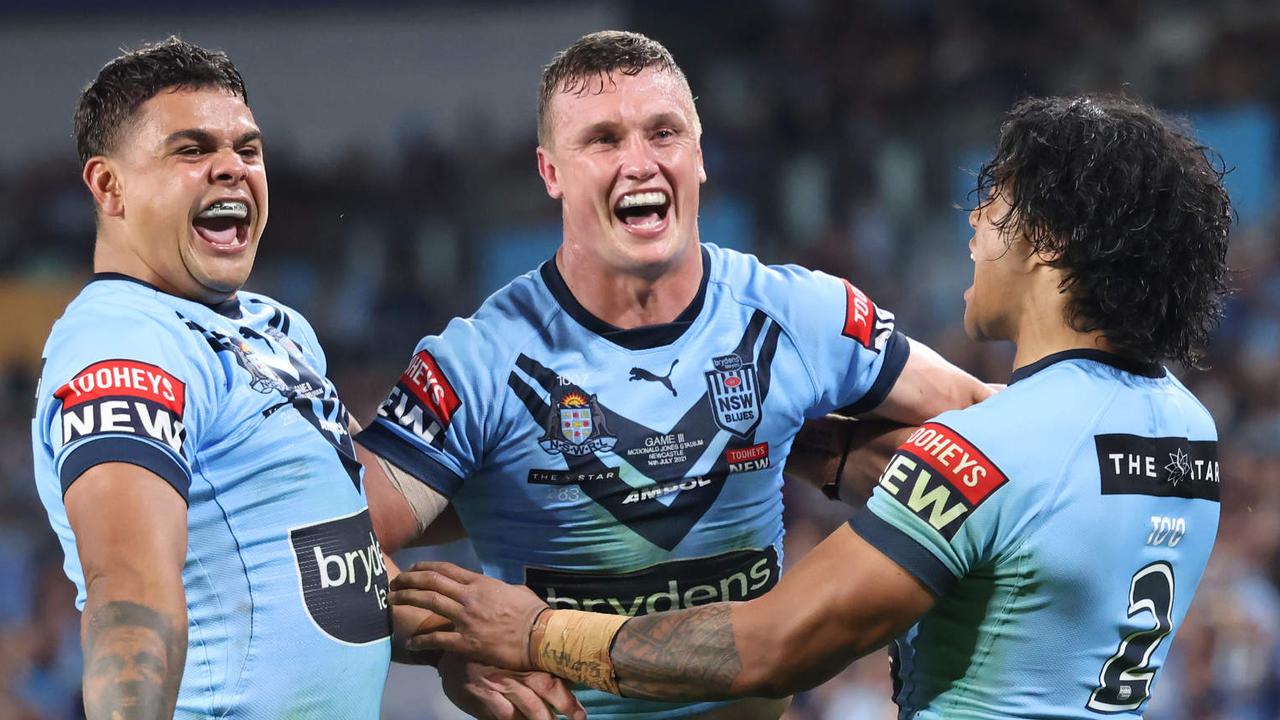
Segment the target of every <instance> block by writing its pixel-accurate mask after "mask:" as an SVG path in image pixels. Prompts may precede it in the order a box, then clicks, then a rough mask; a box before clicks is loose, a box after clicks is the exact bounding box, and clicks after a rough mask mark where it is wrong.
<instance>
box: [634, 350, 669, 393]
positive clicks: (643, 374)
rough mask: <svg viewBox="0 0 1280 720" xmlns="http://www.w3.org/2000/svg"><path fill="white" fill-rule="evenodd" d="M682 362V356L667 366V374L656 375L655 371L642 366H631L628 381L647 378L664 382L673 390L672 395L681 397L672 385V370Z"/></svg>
mask: <svg viewBox="0 0 1280 720" xmlns="http://www.w3.org/2000/svg"><path fill="white" fill-rule="evenodd" d="M679 362H680V358H676V359H675V360H672V361H671V367H669V368H667V374H666V375H654V374H653V373H651V372H649V371H648V370H645V369H644V368H640V367H633V368H631V377H630V378H628V381H635V380H647V381H649V382H656V383H662V384H663V385H664V386H666V388H667V389H668V390H670V391H671V395H672V397H679V395H680V393H678V392H676V389H675V388H674V387H673V386H672V385H671V371H672V370H675V369H676V364H677V363H679Z"/></svg>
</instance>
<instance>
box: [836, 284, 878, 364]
mask: <svg viewBox="0 0 1280 720" xmlns="http://www.w3.org/2000/svg"><path fill="white" fill-rule="evenodd" d="M844 292H845V306H844V330H843V331H842V332H841V334H842V335H844V336H845V337H847V338H852V339H854V340H857V341H858V343H859V344H860V345H862V346H863V347H865V348H867V349H872V348H871V343H872V339H873V338H874V337H875V331H876V306H875V303H873V302H871V298H869V297H867V294H866V293H864V292H862V291H861V290H859V289H858V288H856V287H854V286H853V283H851V282H849V281H848V280H845V281H844Z"/></svg>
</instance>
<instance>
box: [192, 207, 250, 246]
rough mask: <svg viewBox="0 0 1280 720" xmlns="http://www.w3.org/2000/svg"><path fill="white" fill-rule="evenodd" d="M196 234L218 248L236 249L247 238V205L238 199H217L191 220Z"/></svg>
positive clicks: (245, 241) (246, 240)
mask: <svg viewBox="0 0 1280 720" xmlns="http://www.w3.org/2000/svg"><path fill="white" fill-rule="evenodd" d="M191 225H192V227H194V228H195V230H196V234H197V235H199V236H200V238H201V239H202V240H204V241H205V242H207V243H209V244H210V245H212V246H214V247H215V248H217V249H219V250H225V251H230V250H238V249H239V248H241V247H243V246H244V245H246V244H247V243H248V240H249V206H248V205H247V204H246V203H243V202H240V201H239V200H218V201H215V202H214V203H212V204H211V205H209V207H207V208H205V209H204V210H203V211H202V212H201V213H200V214H199V215H196V217H195V219H194V220H192V221H191Z"/></svg>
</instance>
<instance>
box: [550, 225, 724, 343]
mask: <svg viewBox="0 0 1280 720" xmlns="http://www.w3.org/2000/svg"><path fill="white" fill-rule="evenodd" d="M555 262H556V268H557V269H558V270H559V271H560V275H561V277H563V278H564V282H565V285H568V286H569V291H570V292H572V293H573V297H574V298H575V299H576V300H577V301H578V302H579V303H580V304H581V305H582V307H583V308H585V309H586V310H587V312H589V313H591V314H592V315H594V316H596V317H597V318H599V319H601V320H603V321H604V322H606V323H609V324H610V325H613V326H614V327H617V328H621V329H623V330H630V329H632V328H637V327H644V326H646V325H660V324H664V323H669V322H672V321H674V320H675V319H676V318H677V317H679V315H680V313H681V312H683V311H684V309H685V308H687V307H688V306H689V304H690V303H692V302H693V299H694V297H696V296H697V294H698V288H699V287H700V286H701V284H702V273H703V267H702V253H701V251H700V248H699V246H698V245H696V244H695V245H693V246H692V247H690V248H688V249H686V250H685V251H683V252H681V253H679V254H677V256H676V257H673V258H672V259H671V261H670V263H669V264H667V265H666V266H665V267H663V268H659V269H657V270H653V271H651V272H650V271H648V270H647V269H646V270H645V271H639V272H636V271H626V270H619V269H617V268H611V267H608V266H606V265H605V264H604V263H602V262H600V259H599V257H598V256H596V255H595V254H593V253H588V252H582V251H578V252H575V251H573V250H572V249H570V248H568V247H567V246H561V248H560V250H559V251H558V252H557V253H556V259H555Z"/></svg>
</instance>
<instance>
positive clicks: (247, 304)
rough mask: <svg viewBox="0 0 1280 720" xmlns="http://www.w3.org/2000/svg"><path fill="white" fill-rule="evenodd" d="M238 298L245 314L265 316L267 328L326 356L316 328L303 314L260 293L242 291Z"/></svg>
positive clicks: (317, 353)
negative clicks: (299, 341)
mask: <svg viewBox="0 0 1280 720" xmlns="http://www.w3.org/2000/svg"><path fill="white" fill-rule="evenodd" d="M236 296H237V297H238V298H239V300H240V305H241V311H242V312H243V313H245V314H246V315H256V314H262V315H264V316H265V317H264V318H263V322H264V323H265V325H266V326H268V327H273V328H275V329H276V330H278V331H280V332H281V333H283V334H285V335H288V336H289V337H291V338H293V339H294V340H295V341H297V340H301V341H302V342H303V343H304V344H305V345H306V346H307V348H308V349H309V350H310V351H311V352H312V353H314V354H315V355H318V356H320V357H323V356H324V352H323V350H322V349H321V348H320V341H319V339H318V338H317V337H316V331H315V328H314V327H312V326H311V323H310V322H309V321H308V320H307V318H306V316H304V315H303V314H302V313H301V312H299V311H298V310H296V309H294V308H292V307H290V306H289V305H286V304H284V303H282V302H280V301H278V300H276V299H275V298H271V297H268V296H266V295H262V294H260V293H254V292H248V291H245V290H241V291H240V292H238V293H236Z"/></svg>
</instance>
